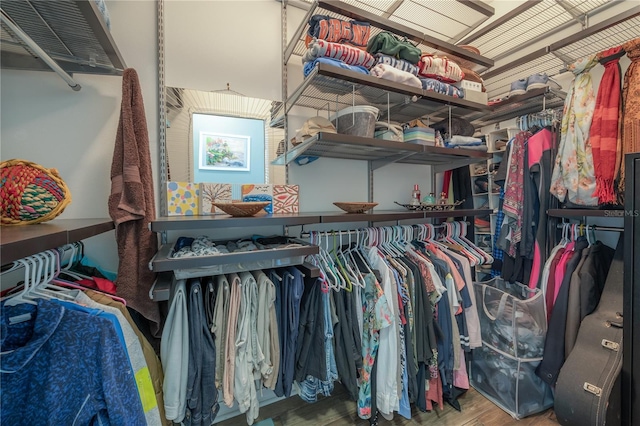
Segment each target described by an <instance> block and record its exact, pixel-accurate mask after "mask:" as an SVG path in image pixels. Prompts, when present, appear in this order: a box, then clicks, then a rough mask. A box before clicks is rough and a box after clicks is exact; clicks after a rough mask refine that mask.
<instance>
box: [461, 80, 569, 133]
mask: <svg viewBox="0 0 640 426" xmlns="http://www.w3.org/2000/svg"><path fill="white" fill-rule="evenodd" d="M566 96H567V94H566V93H565V92H562V91H559V90H553V89H549V88H548V87H543V88H540V89H532V90H530V91H528V92H526V93H524V94H522V95H516V96H513V97H510V98H507V99H505V100H504V101H502V102H500V103H498V104H495V105H491V106H490V107H489V113H488V114H487V113H484V114H469V115H467V116H466V118H467V119H468V120H470V121H471V123H472V124H473V125H475V126H476V127H483V126H488V125H491V124H495V123H499V122H501V121H506V120H509V119H512V118H515V117H519V116H521V115H526V114H532V113H535V112H541V111H542V110H544V109H550V108H559V107H562V106H563V105H564V99H565V97H566Z"/></svg>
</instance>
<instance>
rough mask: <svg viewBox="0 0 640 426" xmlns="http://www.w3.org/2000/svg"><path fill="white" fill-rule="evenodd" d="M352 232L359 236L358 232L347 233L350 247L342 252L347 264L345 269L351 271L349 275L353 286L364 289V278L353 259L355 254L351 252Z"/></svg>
mask: <svg viewBox="0 0 640 426" xmlns="http://www.w3.org/2000/svg"><path fill="white" fill-rule="evenodd" d="M352 232H356V235H357V231H348V232H347V236H348V237H349V241H348V245H347V250H341V253H342V256H343V258H344V262H345V267H346V268H347V270H348V271H349V273H350V274H351V278H352V281H353V282H352V284H354V285H356V286H358V287H364V280H363V277H362V274H361V273H360V271H359V269H358V267H357V265H356V261H355V259H354V258H353V253H352V250H351V233H352Z"/></svg>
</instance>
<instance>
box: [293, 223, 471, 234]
mask: <svg viewBox="0 0 640 426" xmlns="http://www.w3.org/2000/svg"><path fill="white" fill-rule="evenodd" d="M456 222H457V223H461V222H460V221H456ZM451 223H453V222H451ZM445 225H446V223H441V224H440V225H431V224H429V226H431V227H432V228H434V229H440V228H444V227H445ZM467 225H471V224H470V223H469V222H467ZM396 226H411V227H413V226H420V225H390V226H373V227H372V228H395V227H396ZM366 229H367V228H362V229H350V230H347V231H306V232H301V233H300V238H308V237H310V236H311V232H318V233H321V234H323V236H324V235H350V234H351V235H353V234H357V233H358V232H364V231H366Z"/></svg>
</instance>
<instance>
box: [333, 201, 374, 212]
mask: <svg viewBox="0 0 640 426" xmlns="http://www.w3.org/2000/svg"><path fill="white" fill-rule="evenodd" d="M333 204H334V205H335V206H336V207H338V208H340V209H342V210H344V211H345V212H347V213H364V212H366V211H367V210H371V209H372V208H374V207H375V206H377V205H378V203H367V202H364V201H363V202H357V203H341V202H335V203H333Z"/></svg>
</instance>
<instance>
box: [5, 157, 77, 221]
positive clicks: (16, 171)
mask: <svg viewBox="0 0 640 426" xmlns="http://www.w3.org/2000/svg"><path fill="white" fill-rule="evenodd" d="M70 202H71V192H70V191H69V188H68V187H67V185H66V184H65V183H64V181H63V180H62V179H61V178H60V175H59V174H58V171H57V170H56V169H46V168H44V167H42V166H40V165H39V164H36V163H32V162H30V161H26V160H8V161H3V162H1V163H0V203H1V204H0V207H1V208H2V211H1V213H2V225H27V224H33V223H40V222H46V221H48V220H51V219H53V218H55V217H56V216H58V215H59V214H60V213H62V212H63V211H64V209H65V207H67V206H68V205H69V203H70Z"/></svg>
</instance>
